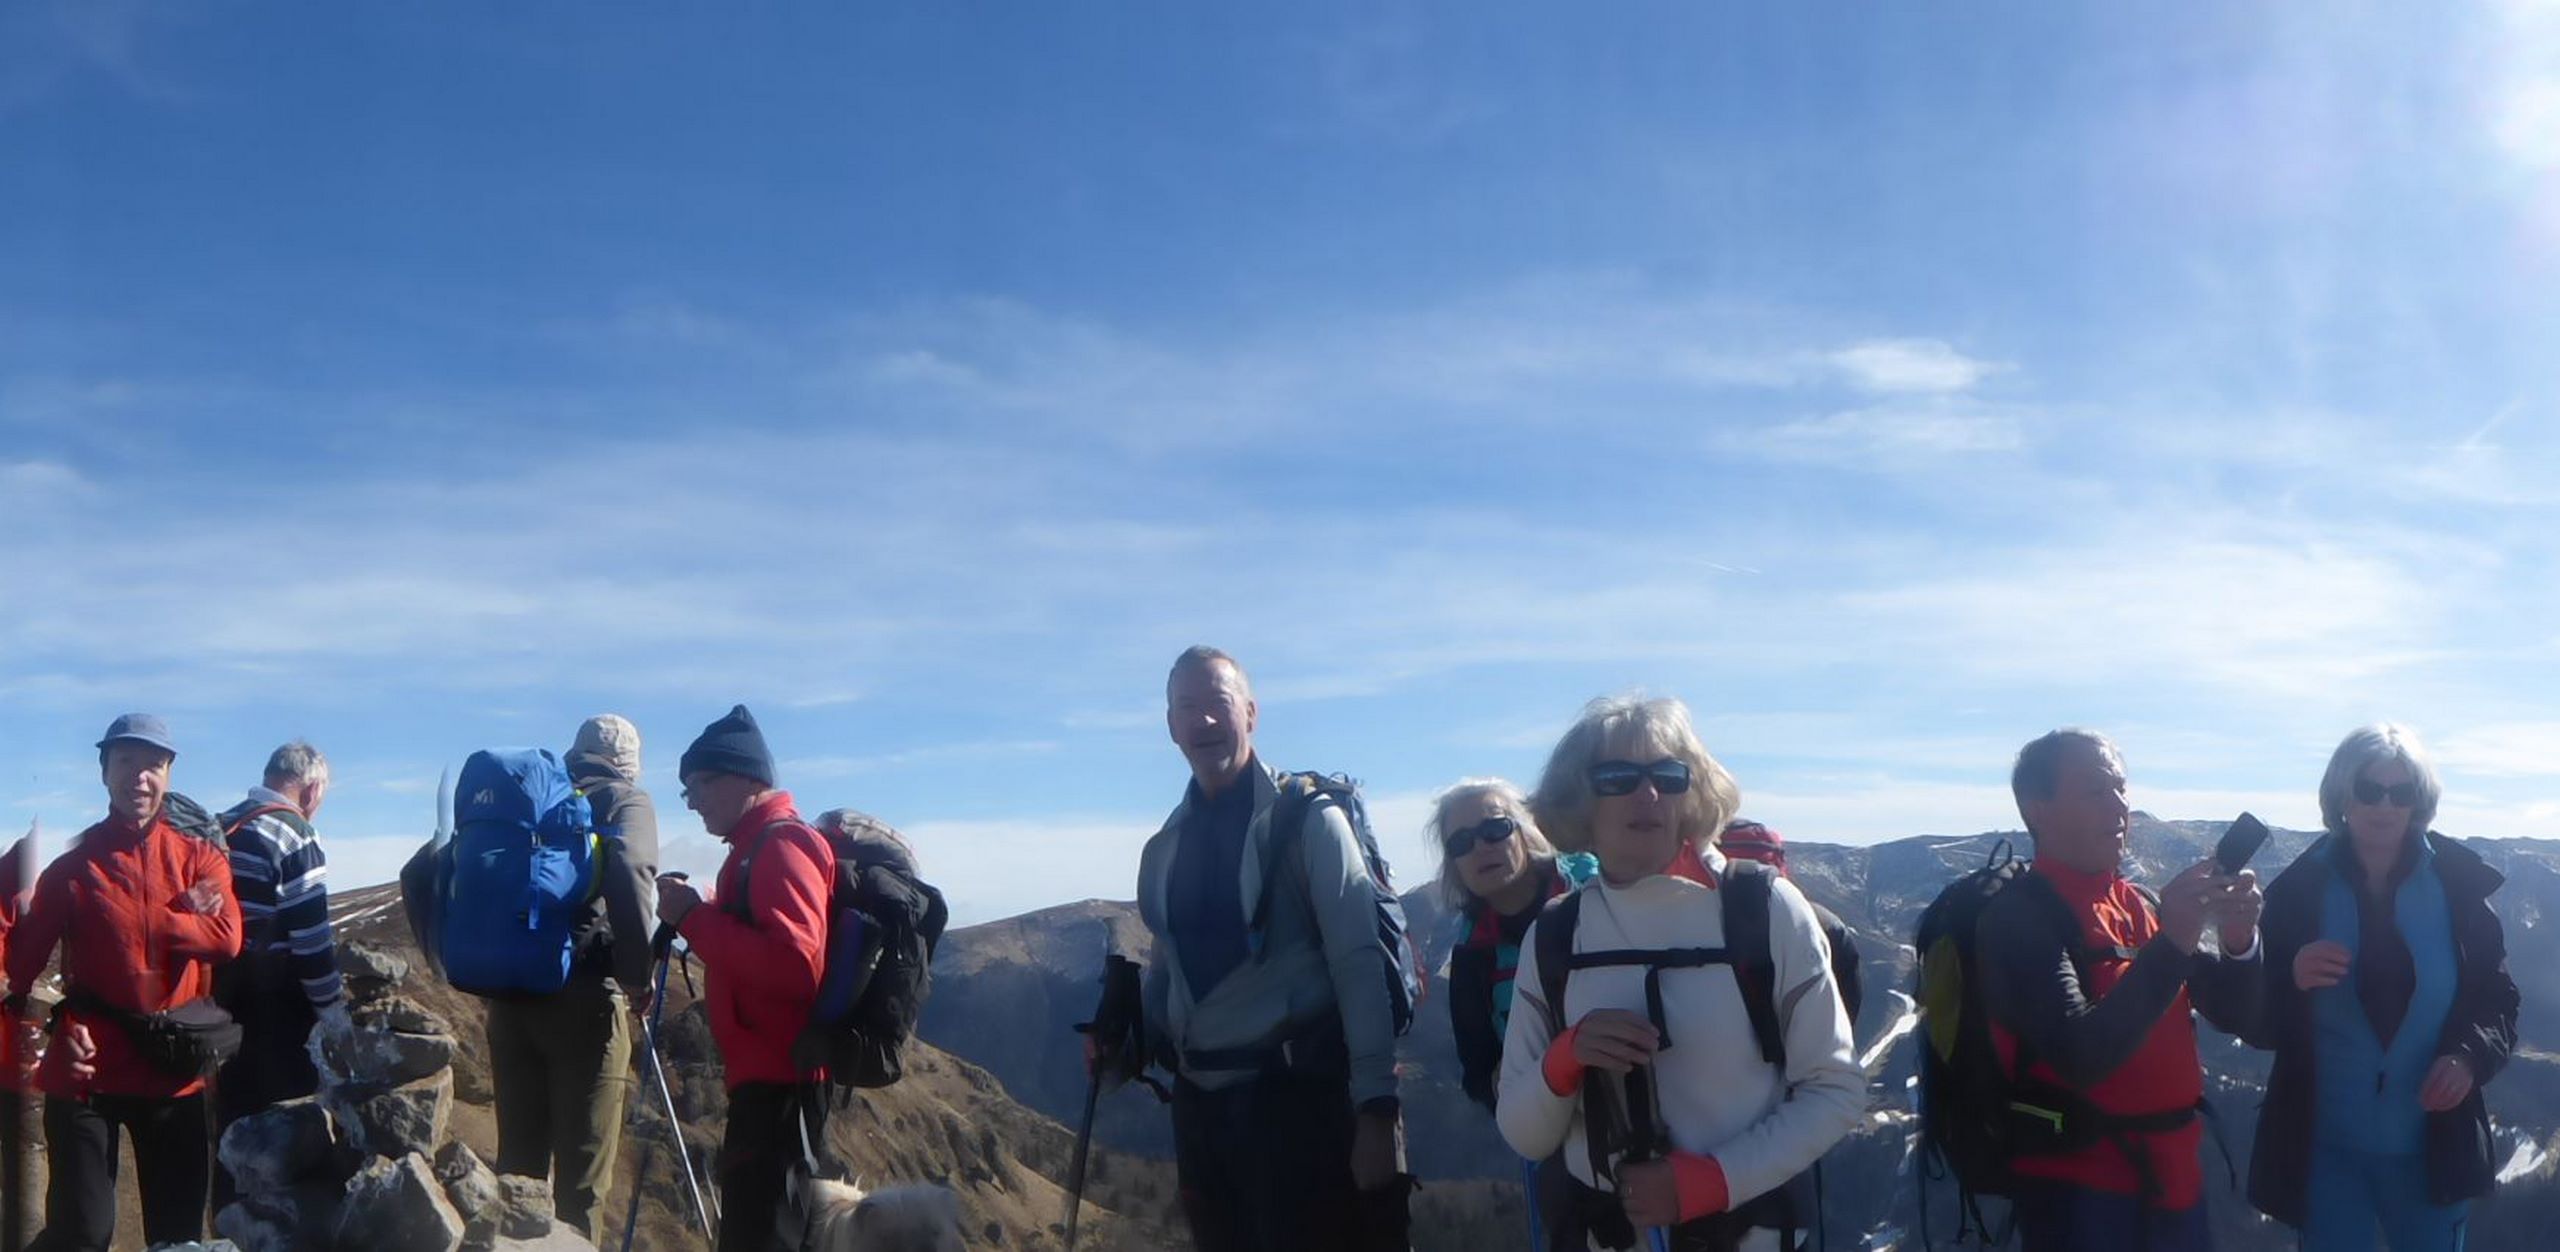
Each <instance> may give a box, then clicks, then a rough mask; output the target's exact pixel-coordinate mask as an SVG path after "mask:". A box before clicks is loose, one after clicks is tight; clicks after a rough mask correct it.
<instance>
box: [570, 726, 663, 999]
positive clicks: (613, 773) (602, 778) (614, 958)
mask: <svg viewBox="0 0 2560 1252" xmlns="http://www.w3.org/2000/svg"><path fill="white" fill-rule="evenodd" d="M568 766H569V777H570V778H571V779H572V780H573V781H575V782H576V783H577V785H578V790H580V791H582V792H584V793H586V797H587V804H588V806H589V807H591V808H592V809H593V810H594V811H595V820H596V825H597V826H598V827H607V826H611V827H619V828H620V829H621V831H622V838H621V839H620V840H619V841H608V842H607V843H606V844H605V845H604V855H603V858H602V863H601V864H599V865H597V867H596V874H597V878H598V890H597V893H596V897H597V898H596V899H595V901H594V902H593V903H592V904H590V905H589V906H588V908H587V913H586V915H585V916H584V917H581V918H580V919H579V920H578V924H577V926H576V928H575V929H574V930H573V932H572V934H571V939H570V942H571V944H572V947H573V949H574V950H575V951H576V953H577V955H576V957H575V958H573V959H574V961H575V964H574V965H573V966H572V967H571V974H572V976H573V977H579V978H604V977H610V978H612V979H613V980H614V981H615V982H618V983H620V984H622V989H623V990H624V991H626V992H633V993H637V992H638V991H639V990H640V989H641V988H643V987H646V986H648V985H649V964H650V955H649V939H650V937H651V936H652V935H653V934H654V933H655V932H656V931H657V929H658V894H657V881H658V809H657V806H656V805H654V804H652V803H650V801H649V793H648V792H646V791H643V790H641V789H640V783H639V780H638V779H636V778H633V777H631V776H630V774H628V773H626V772H624V766H623V764H622V763H621V762H618V761H616V760H614V759H613V758H612V757H609V756H605V755H602V754H599V753H591V752H574V751H573V752H571V753H570V754H569V760H568Z"/></svg>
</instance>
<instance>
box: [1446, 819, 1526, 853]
mask: <svg viewBox="0 0 2560 1252" xmlns="http://www.w3.org/2000/svg"><path fill="white" fill-rule="evenodd" d="M1519 829H1520V823H1518V822H1515V821H1513V820H1511V819H1510V818H1508V817H1488V818H1486V819H1484V820H1483V821H1480V822H1477V823H1476V824H1475V825H1473V826H1469V827H1467V828H1466V829H1465V830H1453V831H1450V832H1449V833H1448V834H1447V835H1444V836H1442V837H1441V840H1440V850H1441V851H1442V852H1443V853H1446V854H1447V855H1448V858H1449V859H1450V860H1452V861H1454V860H1457V859H1458V858H1459V857H1462V856H1465V855H1466V854H1468V853H1469V852H1473V851H1475V848H1476V845H1477V844H1480V843H1500V842H1502V841H1503V840H1505V839H1508V838H1510V837H1511V836H1512V835H1513V834H1515V833H1517V832H1518V831H1519Z"/></svg>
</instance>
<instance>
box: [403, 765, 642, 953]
mask: <svg viewBox="0 0 2560 1252" xmlns="http://www.w3.org/2000/svg"><path fill="white" fill-rule="evenodd" d="M453 820H454V826H453V842H452V844H451V845H449V846H448V847H447V848H446V849H445V865H444V890H443V891H442V892H441V893H439V894H440V895H441V897H442V900H443V908H442V910H441V912H442V918H441V921H442V926H441V930H442V934H441V936H440V939H439V942H438V949H439V955H440V957H441V958H442V960H443V964H444V971H445V978H446V979H447V980H448V981H450V982H451V983H452V984H453V985H454V986H455V987H456V988H458V989H460V990H463V991H468V992H470V993H472V994H474V995H515V994H532V995H548V994H550V993H551V992H554V991H558V990H560V988H562V987H563V986H566V985H567V984H568V981H569V965H570V961H571V959H572V958H573V957H574V956H575V955H576V953H575V952H574V951H572V947H571V938H572V936H571V931H572V930H573V928H574V927H575V926H576V924H577V921H578V919H579V917H580V915H581V914H583V913H584V912H585V911H586V909H587V906H588V905H589V904H590V903H591V902H592V901H593V900H594V899H595V897H596V892H597V888H598V884H599V881H600V880H599V878H598V875H597V872H596V869H597V866H596V861H597V859H598V857H599V856H600V855H601V853H602V843H603V840H604V838H606V837H609V836H610V835H611V834H612V832H610V831H602V832H600V831H598V830H597V829H596V827H595V817H594V814H593V813H592V812H591V811H590V810H589V809H588V807H587V798H586V797H585V796H583V795H580V794H579V793H578V790H577V788H576V787H575V786H573V785H572V784H571V783H570V781H569V771H568V769H567V767H565V766H563V765H562V764H561V763H560V758H559V757H557V756H555V755H553V754H552V753H551V752H550V750H548V749H545V748H512V749H498V750H489V751H480V752H474V753H472V754H471V759H469V760H467V761H464V762H463V763H462V776H461V777H460V778H459V779H458V780H456V782H455V783H454V789H453Z"/></svg>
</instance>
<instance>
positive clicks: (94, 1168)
mask: <svg viewBox="0 0 2560 1252" xmlns="http://www.w3.org/2000/svg"><path fill="white" fill-rule="evenodd" d="M177 755H178V753H177V748H176V747H175V746H174V745H173V744H172V743H171V742H170V739H169V728H168V726H167V724H166V723H164V722H162V721H161V720H160V719H159V718H157V717H154V716H152V715H150V714H147V713H128V714H126V715H125V716H123V717H119V718H117V719H116V720H115V722H114V723H113V724H112V725H110V726H108V727H107V733H106V737H105V738H103V739H100V740H99V741H98V764H99V771H100V774H101V775H102V776H103V778H104V779H105V781H106V785H107V818H106V820H105V821H102V822H99V823H98V824H97V825H95V826H92V827H90V828H89V829H87V830H85V831H83V832H81V834H80V837H79V839H78V840H77V841H76V842H75V843H74V844H73V845H72V847H71V850H70V851H67V852H65V853H63V854H62V856H61V857H60V858H58V859H57V860H55V861H54V863H53V864H51V865H49V866H46V867H45V870H44V873H43V874H42V875H40V876H39V877H38V878H37V879H36V889H35V895H34V897H33V898H32V899H30V900H29V901H28V902H27V909H26V913H25V914H24V915H23V916H22V917H20V918H19V919H18V922H17V925H16V926H14V927H12V928H11V929H10V932H9V950H8V957H7V970H8V978H9V987H10V991H11V996H10V1003H11V1007H12V1009H13V1011H14V1012H16V1013H17V1014H18V1016H19V1018H20V1020H21V1021H22V1022H25V1023H27V1024H28V1025H29V1026H31V1027H32V1026H35V1025H37V1019H36V1018H35V1016H34V1015H33V1013H32V1012H31V1011H30V1010H29V1008H28V1007H27V1004H28V1002H27V999H26V995H25V991H24V989H26V988H29V987H33V986H35V985H36V981H37V980H38V979H39V978H41V977H43V975H44V967H45V962H47V961H49V960H51V959H52V958H53V952H54V949H55V948H56V947H60V948H61V949H62V951H63V957H62V974H63V980H64V982H65V984H66V987H65V992H66V994H65V997H64V998H65V1001H66V1003H65V1005H64V1008H63V1010H62V1011H61V1012H60V1013H59V1014H57V1015H56V1017H55V1019H54V1024H53V1036H54V1045H55V1046H52V1047H49V1048H47V1049H45V1053H44V1060H43V1062H42V1063H41V1064H40V1065H39V1066H38V1068H37V1070H36V1085H37V1086H38V1087H39V1088H40V1089H42V1090H43V1092H44V1095H45V1101H44V1130H45V1140H46V1148H47V1152H46V1159H47V1162H48V1163H49V1165H50V1167H51V1169H52V1180H51V1182H50V1184H49V1185H48V1186H47V1188H46V1193H45V1229H44V1233H43V1234H42V1235H40V1236H38V1237H37V1239H36V1242H35V1244H34V1245H33V1248H34V1250H35V1252H106V1250H107V1245H108V1242H109V1241H110V1240H112V1239H113V1238H114V1236H115V1221H116V1143H117V1140H118V1138H119V1137H120V1135H122V1134H127V1133H129V1134H131V1135H132V1136H133V1162H134V1173H135V1175H136V1179H137V1181H138V1182H139V1184H140V1189H141V1192H142V1230H143V1238H144V1240H145V1241H146V1242H149V1243H154V1244H158V1243H186V1242H192V1241H196V1240H201V1239H203V1238H204V1213H205V1197H206V1193H207V1191H208V1190H209V1188H210V1187H211V1186H212V1178H213V1174H212V1168H213V1158H212V1153H211V1151H210V1143H211V1140H210V1131H211V1125H210V1123H209V1122H208V1121H207V1117H206V1113H207V1110H206V1108H205V1085H204V1079H203V1078H202V1077H201V1076H200V1075H198V1074H195V1073H177V1072H174V1071H172V1070H169V1069H165V1068H162V1067H161V1066H160V1065H159V1064H157V1063H155V1062H154V1061H153V1060H151V1059H150V1058H149V1057H148V1056H146V1055H145V1054H144V1053H143V1051H142V1049H141V1048H140V1046H139V1045H138V1044H137V1042H136V1040H135V1037H134V1034H133V1030H134V1027H133V1025H132V1023H131V1020H130V1019H131V1018H133V1017H136V1016H138V1015H147V1014H151V1013H158V1012H161V1011H164V1010H166V1009H170V1008H174V1007H176V1006H177V1005H180V1004H184V1003H186V1002H188V1001H190V1000H197V999H202V998H204V997H206V996H209V995H211V994H212V993H213V967H214V965H215V964H216V963H218V962H221V961H227V960H230V959H231V958H232V957H234V956H237V955H239V952H240V934H241V928H240V905H239V902H238V901H237V900H235V899H234V898H233V897H232V894H231V861H230V858H229V856H228V854H227V853H226V852H225V851H224V850H223V847H222V845H221V844H219V843H217V842H213V841H211V840H209V839H205V838H200V837H198V836H196V835H193V834H189V833H187V832H185V831H182V830H180V829H178V828H176V827H174V826H172V825H170V823H169V820H168V816H169V814H168V805H167V803H166V801H167V800H168V797H169V767H170V765H171V763H172V762H174V761H175V760H176V759H177Z"/></svg>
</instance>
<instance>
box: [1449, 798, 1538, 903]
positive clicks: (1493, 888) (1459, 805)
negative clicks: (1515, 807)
mask: <svg viewBox="0 0 2560 1252" xmlns="http://www.w3.org/2000/svg"><path fill="white" fill-rule="evenodd" d="M1496 818H1507V819H1509V820H1510V821H1511V822H1512V823H1513V825H1512V830H1511V833H1510V834H1509V835H1508V836H1506V837H1504V838H1502V839H1498V840H1496V841H1494V842H1492V843H1485V842H1483V841H1481V840H1478V839H1470V840H1468V841H1467V850H1466V851H1464V852H1461V853H1459V854H1458V857H1457V859H1456V860H1454V861H1451V862H1450V864H1451V865H1453V866H1455V867H1456V868H1457V871H1458V884H1459V885H1460V886H1463V887H1465V888H1466V889H1467V892H1468V894H1470V895H1473V896H1475V897H1476V898H1477V899H1484V898H1487V897H1489V896H1493V895H1496V894H1499V893H1500V892H1501V891H1502V890H1503V888H1505V887H1508V886H1510V885H1511V884H1512V883H1514V882H1517V881H1519V879H1520V876H1521V875H1522V874H1525V873H1527V872H1529V841H1528V840H1527V839H1525V838H1523V837H1522V836H1521V834H1520V830H1519V825H1518V823H1519V818H1518V817H1517V815H1515V814H1513V813H1512V812H1511V811H1510V810H1509V809H1507V808H1505V807H1503V803H1502V799H1501V797H1499V796H1496V795H1494V794H1492V793H1491V792H1479V793H1477V794H1475V795H1471V796H1461V797H1459V798H1458V800H1457V801H1456V802H1455V803H1452V804H1451V805H1450V806H1449V807H1448V809H1447V810H1445V811H1444V812H1442V814H1441V815H1440V829H1442V830H1444V831H1447V832H1449V834H1451V835H1456V834H1458V833H1459V832H1461V831H1474V830H1480V829H1482V828H1483V824H1484V823H1486V822H1489V821H1492V820H1494V819H1496ZM1441 855H1443V856H1446V855H1448V850H1447V849H1446V848H1445V847H1444V848H1443V849H1441Z"/></svg>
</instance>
